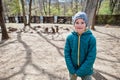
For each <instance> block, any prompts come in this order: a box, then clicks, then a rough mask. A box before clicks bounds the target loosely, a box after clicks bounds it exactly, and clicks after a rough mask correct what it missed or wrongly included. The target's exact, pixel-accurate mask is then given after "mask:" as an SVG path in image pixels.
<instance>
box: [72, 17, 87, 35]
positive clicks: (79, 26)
mask: <svg viewBox="0 0 120 80" xmlns="http://www.w3.org/2000/svg"><path fill="white" fill-rule="evenodd" d="M74 26H75V30H76V31H77V32H78V33H79V34H82V33H83V32H84V31H85V29H86V24H85V21H84V20H83V19H77V20H76V21H75V24H74Z"/></svg>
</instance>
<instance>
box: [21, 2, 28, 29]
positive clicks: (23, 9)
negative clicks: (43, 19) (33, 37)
mask: <svg viewBox="0 0 120 80" xmlns="http://www.w3.org/2000/svg"><path fill="white" fill-rule="evenodd" d="M21 4H22V12H23V21H24V28H23V30H25V28H26V26H27V19H26V17H25V7H24V0H21Z"/></svg>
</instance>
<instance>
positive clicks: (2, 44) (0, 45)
mask: <svg viewBox="0 0 120 80" xmlns="http://www.w3.org/2000/svg"><path fill="white" fill-rule="evenodd" d="M16 41H17V40H14V41H11V42H7V43H4V42H1V43H0V47H4V46H6V45H9V44H12V43H15V42H16Z"/></svg>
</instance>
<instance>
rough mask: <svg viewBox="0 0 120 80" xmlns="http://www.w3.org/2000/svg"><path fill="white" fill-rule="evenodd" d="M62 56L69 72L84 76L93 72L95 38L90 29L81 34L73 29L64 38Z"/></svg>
mask: <svg viewBox="0 0 120 80" xmlns="http://www.w3.org/2000/svg"><path fill="white" fill-rule="evenodd" d="M64 56H65V61H66V65H67V68H68V70H69V72H70V74H77V76H80V77H82V76H86V75H91V74H93V64H94V61H95V58H96V38H95V37H94V36H93V35H92V32H91V31H90V30H87V31H85V32H84V33H82V34H81V35H78V34H77V32H75V31H73V32H72V33H70V34H69V35H68V36H67V38H66V43H65V47H64Z"/></svg>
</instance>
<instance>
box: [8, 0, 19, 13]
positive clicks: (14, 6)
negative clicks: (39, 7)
mask: <svg viewBox="0 0 120 80" xmlns="http://www.w3.org/2000/svg"><path fill="white" fill-rule="evenodd" d="M9 5H10V11H11V13H10V14H11V15H18V14H20V4H19V0H12V1H11V2H10V4H9Z"/></svg>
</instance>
